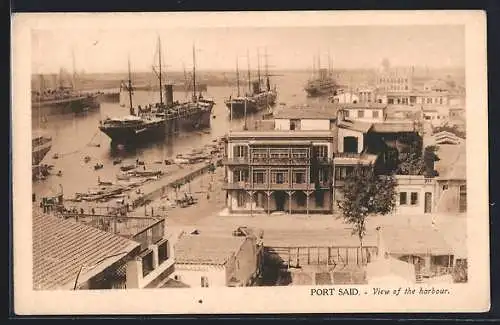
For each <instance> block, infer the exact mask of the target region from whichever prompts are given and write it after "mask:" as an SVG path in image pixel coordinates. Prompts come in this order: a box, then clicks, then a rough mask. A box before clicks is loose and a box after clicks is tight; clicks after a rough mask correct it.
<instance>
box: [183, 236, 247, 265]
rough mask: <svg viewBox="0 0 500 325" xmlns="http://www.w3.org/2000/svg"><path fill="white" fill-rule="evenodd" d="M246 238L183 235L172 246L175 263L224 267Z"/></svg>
mask: <svg viewBox="0 0 500 325" xmlns="http://www.w3.org/2000/svg"><path fill="white" fill-rule="evenodd" d="M245 240H246V237H236V236H220V237H219V236H209V235H203V234H200V235H185V236H183V237H181V238H180V239H179V241H178V242H177V243H176V244H175V246H174V252H175V263H177V264H209V265H224V264H225V263H226V262H227V261H228V259H229V258H230V257H231V256H232V255H233V254H236V253H237V252H238V250H239V249H240V247H241V245H243V243H244V241H245Z"/></svg>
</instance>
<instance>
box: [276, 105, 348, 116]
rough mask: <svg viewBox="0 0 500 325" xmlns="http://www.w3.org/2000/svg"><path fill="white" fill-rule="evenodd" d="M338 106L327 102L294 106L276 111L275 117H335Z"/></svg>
mask: <svg viewBox="0 0 500 325" xmlns="http://www.w3.org/2000/svg"><path fill="white" fill-rule="evenodd" d="M338 109H339V106H338V105H336V104H327V105H324V106H308V105H302V106H294V107H290V108H284V109H282V110H279V111H276V112H275V113H274V114H273V115H274V118H275V119H319V120H321V119H328V120H330V119H336V118H337V111H338Z"/></svg>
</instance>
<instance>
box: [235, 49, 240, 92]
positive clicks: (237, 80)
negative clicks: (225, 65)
mask: <svg viewBox="0 0 500 325" xmlns="http://www.w3.org/2000/svg"><path fill="white" fill-rule="evenodd" d="M236 86H237V87H238V97H240V70H239V68H238V57H236Z"/></svg>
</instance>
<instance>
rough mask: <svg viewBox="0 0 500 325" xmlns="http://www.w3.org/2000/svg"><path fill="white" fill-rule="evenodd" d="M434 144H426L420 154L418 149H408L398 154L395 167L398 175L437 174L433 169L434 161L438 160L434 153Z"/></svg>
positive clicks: (432, 175)
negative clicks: (422, 152) (397, 162)
mask: <svg viewBox="0 0 500 325" xmlns="http://www.w3.org/2000/svg"><path fill="white" fill-rule="evenodd" d="M437 150H438V148H437V147H436V146H428V147H426V148H425V149H424V154H423V155H422V154H421V153H420V152H419V151H416V150H414V149H410V150H409V151H406V152H401V153H400V154H399V164H398V167H397V169H396V174H398V175H425V176H426V177H434V176H437V175H438V173H437V171H435V170H434V163H435V162H436V161H439V157H438V155H437V154H436V152H437Z"/></svg>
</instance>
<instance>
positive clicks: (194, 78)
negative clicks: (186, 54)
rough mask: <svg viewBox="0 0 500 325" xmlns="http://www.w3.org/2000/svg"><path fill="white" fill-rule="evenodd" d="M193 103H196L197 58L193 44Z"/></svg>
mask: <svg viewBox="0 0 500 325" xmlns="http://www.w3.org/2000/svg"><path fill="white" fill-rule="evenodd" d="M193 101H196V56H195V48H194V44H193Z"/></svg>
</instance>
